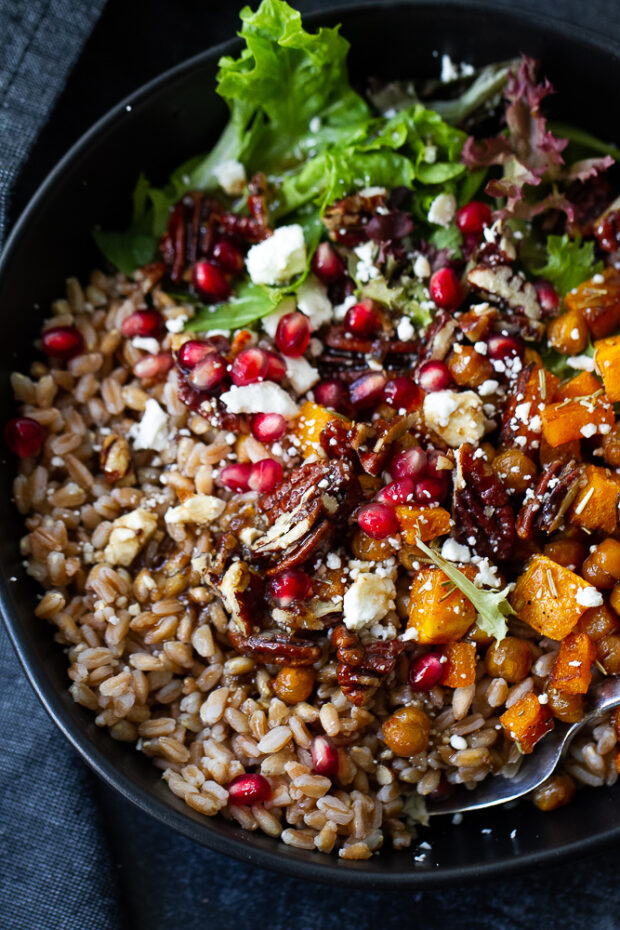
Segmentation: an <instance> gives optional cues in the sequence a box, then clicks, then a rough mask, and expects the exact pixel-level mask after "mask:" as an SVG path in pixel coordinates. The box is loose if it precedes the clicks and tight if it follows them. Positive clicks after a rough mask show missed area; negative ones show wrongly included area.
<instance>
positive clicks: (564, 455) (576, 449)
mask: <svg viewBox="0 0 620 930" xmlns="http://www.w3.org/2000/svg"><path fill="white" fill-rule="evenodd" d="M571 459H575V460H576V461H577V462H579V461H580V460H581V445H580V443H579V440H578V439H573V440H572V441H571V442H563V443H562V445H561V446H550V445H549V443H548V442H547V440H546V439H545V437H544V436H542V437H541V440H540V449H539V450H538V461H539V462H540V467H541V468H544V467H545V465H549V464H550V463H551V462H558V461H560V462H569V461H570V460H571Z"/></svg>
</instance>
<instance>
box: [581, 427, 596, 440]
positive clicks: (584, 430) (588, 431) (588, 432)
mask: <svg viewBox="0 0 620 930" xmlns="http://www.w3.org/2000/svg"><path fill="white" fill-rule="evenodd" d="M579 432H580V433H581V435H582V436H583V437H584V438H585V439H590V437H592V436H594V434H595V433H596V423H586V424H585V426H582V427H581V429H580V430H579Z"/></svg>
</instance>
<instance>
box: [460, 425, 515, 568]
mask: <svg viewBox="0 0 620 930" xmlns="http://www.w3.org/2000/svg"><path fill="white" fill-rule="evenodd" d="M454 457H455V463H456V478H455V482H454V497H453V517H454V521H455V535H456V537H457V539H458V540H460V542H463V543H468V544H469V545H472V544H471V543H470V540H471V539H474V540H475V542H474V543H473V548H474V549H475V550H476V552H477V553H478V554H479V555H482V556H486V557H487V558H490V559H497V560H498V561H500V562H502V561H504V560H505V559H507V558H508V557H509V556H510V553H511V551H512V547H513V545H514V542H515V535H516V534H515V518H514V514H513V512H512V508H511V506H510V503H509V499H508V495H507V493H506V491H505V489H504V486H503V485H502V483H501V481H500V480H499V478H498V477H497V475H496V474H495V472H494V471H493V469H492V468H491V466H490V465H489V464H488V462H486V460H485V459H484V457H483V456H479V457H476V456H475V454H474V447H473V446H471V445H470V444H469V443H466V444H465V445H463V446H461V447H460V449H457V450H456V452H455V453H454Z"/></svg>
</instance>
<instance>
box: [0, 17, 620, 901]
mask: <svg viewBox="0 0 620 930" xmlns="http://www.w3.org/2000/svg"><path fill="white" fill-rule="evenodd" d="M386 6H388V8H389V9H390V10H399V11H408V12H411V15H412V16H415V15H416V13H417V12H419V11H424V10H426V11H428V12H431V13H436V12H437V8H438V7H439V6H442V7H443V8H444V10H445V11H446V14H447V15H448V16H449V14H450V12H451V11H459V12H461V13H462V12H463V10H467V11H468V12H470V13H471V14H472V15H475V16H480V15H485V14H488V15H489V16H491V17H494V18H495V19H497V20H500V21H501V20H504V21H505V22H507V23H509V22H513V23H519V24H520V25H523V26H526V27H527V26H529V27H532V26H534V27H535V26H540V27H541V28H542V27H544V29H545V30H546V31H548V30H549V28H550V27H551V28H552V29H553V31H554V32H555V33H557V34H559V35H560V36H562V37H564V38H569V39H578V41H579V42H580V44H582V45H585V46H590V48H592V49H593V50H601V51H604V52H605V54H607V55H609V54H610V53H611V54H612V55H615V56H616V57H617V58H618V60H619V63H620V41H619V40H617V39H615V38H613V37H609V36H605V35H603V34H602V33H600V32H597V31H596V30H594V29H591V28H589V27H583V26H581V25H579V24H577V23H574V22H567V21H564V20H559V19H557V17H556V16H555V15H552V16H549V15H542V14H541V13H538V12H537V11H535V10H532V11H529V10H525V9H513V8H510V7H505V8H504V7H497V6H496V5H495V4H494V2H493V0H448V2H446V3H441V4H439V3H434V2H432V0H420V2H418V0H412V2H406V0H398V2H396V3H389V4H385V3H381V2H376V0H374V2H373V0H371V2H362V3H346V4H341V5H338V6H335V7H333V8H330V9H327V10H322V11H314V12H312V13H306V14H303V20H304V24H305V25H307V26H310V27H313V28H315V27H317V26H319V25H322V24H323V23H325V22H326V21H330V22H333V21H334V20H336V19H339V18H341V17H347V18H349V19H351V18H352V17H354V16H356V15H368V14H375V15H377V14H381V12H382V11H384V10H385V9H386ZM345 28H346V27H345ZM240 45H241V42H240V40H239V39H238V38H233V39H229V40H227V41H225V42H222V43H219V44H218V45H216V46H210V47H208V48H207V49H205V50H204V51H202V52H199V53H198V54H196V55H193V56H192V57H190V58H188V59H185V60H184V61H182V62H179V63H178V64H176V65H174V66H173V67H171V68H169V69H167V70H166V71H164V72H163V73H161V74H158V75H156V76H155V77H154V78H152V79H150V80H149V81H147V82H146V83H145V84H142V85H140V86H139V87H138V88H136V89H135V90H134V91H132V92H131V93H130V94H129V95H128V96H126V97H125V98H123V99H122V100H121V101H119V102H118V103H117V104H115V105H114V106H113V107H111V108H110V109H109V110H107V112H106V113H104V114H103V115H102V116H101V117H100V118H99V119H98V120H97V121H96V122H95V123H94V124H93V125H92V126H91V127H90V128H89V129H87V130H86V132H84V133H83V134H82V135H81V136H80V137H79V138H78V139H77V140H76V141H75V142H74V143H73V145H72V146H71V147H70V148H69V149H68V151H67V152H66V154H65V155H64V156H63V157H62V158H61V159H60V160H59V161H58V162H57V163H56V165H55V166H54V167H53V168H52V170H51V171H50V172H49V173H48V174H47V176H46V177H45V178H44V180H43V181H42V182H41V184H40V185H39V186H38V187H37V189H36V191H35V192H34V194H33V195H32V196H31V198H30V199H29V201H28V203H27V204H26V206H25V208H24V209H23V211H22V212H21V214H20V216H19V217H18V219H17V220H16V222H15V224H14V226H13V228H12V230H11V232H10V234H9V236H8V238H7V240H6V243H5V245H4V248H3V249H2V252H1V254H0V279H1V278H2V276H3V275H4V273H5V270H6V268H7V267H8V265H9V264H10V263H11V261H12V254H13V252H14V250H15V249H16V247H17V244H18V242H19V240H20V239H21V237H22V235H23V234H24V232H25V231H26V230H27V229H28V227H29V224H30V223H31V222H32V221H33V220H34V218H35V217H36V213H37V210H38V207H39V205H40V204H41V203H42V202H43V201H44V200H45V199H46V198H47V197H49V196H50V194H52V193H53V191H54V188H55V186H56V185H57V184H59V183H60V182H61V181H62V178H63V176H64V173H65V171H66V170H67V169H68V168H69V167H71V166H72V165H73V163H74V162H78V161H79V160H80V159H81V158H83V157H85V156H86V155H88V153H89V151H90V150H91V149H92V148H93V147H94V146H96V145H97V141H98V137H99V135H100V134H101V132H103V131H105V130H106V129H107V127H108V126H110V125H111V124H114V123H116V122H117V121H118V120H120V119H122V118H123V117H126V116H128V115H129V116H130V114H131V111H132V109H133V108H134V107H137V106H138V105H139V104H141V103H142V102H143V101H145V100H146V99H147V98H148V97H149V96H150V95H151V94H152V93H153V92H155V91H159V90H160V89H161V88H163V87H164V86H165V85H167V84H168V83H169V82H173V81H174V80H176V79H177V78H178V77H180V76H184V75H186V74H187V73H190V72H191V71H193V70H199V69H200V68H202V67H203V66H204V65H205V64H206V63H215V62H216V61H217V59H219V57H220V56H222V55H230V54H234V53H235V52H237V51H238V49H239V48H240ZM10 600H11V598H10V595H9V588H8V585H7V579H6V577H5V572H4V566H2V565H0V612H1V615H2V619H3V621H4V625H5V628H6V630H7V632H8V635H9V639H10V641H11V643H12V645H13V648H14V649H15V652H16V654H17V657H18V659H19V661H20V663H21V665H22V667H23V669H24V671H25V673H26V676H27V678H28V680H29V682H30V684H31V686H32V688H33V690H34V691H35V693H36V695H37V697H38V698H39V700H40V701H41V703H42V704H43V706H44V708H45V710H46V711H47V713H48V714H49V716H50V717H51V719H52V720H53V721H54V723H55V724H56V725H57V726H58V728H59V729H60V731H61V732H62V733H63V734H64V736H65V737H66V738H67V739H68V740H69V742H70V743H71V744H72V746H73V747H74V748H75V749H76V750H77V752H78V753H79V755H80V757H81V758H82V760H83V761H84V762H86V764H87V765H88V766H89V767H90V768H91V769H92V770H93V771H94V772H95V773H96V775H97V776H98V777H99V778H101V779H102V780H103V781H104V782H105V783H106V784H107V785H108V786H109V787H110V788H112V789H114V790H116V791H119V792H120V793H121V794H122V796H123V797H124V798H125V799H127V800H128V801H129V802H130V803H131V804H133V805H135V806H136V807H137V808H139V809H140V810H142V811H143V812H145V813H147V814H150V815H151V816H153V817H155V818H156V819H157V820H159V821H160V822H161V823H163V824H165V825H166V826H167V827H170V828H172V829H173V830H175V831H176V832H178V833H180V834H182V835H184V836H186V837H188V838H189V839H191V840H194V841H196V842H197V843H199V844H200V845H203V846H206V847H207V848H209V849H211V850H213V851H214V852H217V853H221V854H223V855H227V856H231V857H233V858H235V859H238V860H241V861H243V862H245V863H247V864H249V865H255V866H259V867H261V868H267V869H270V870H272V871H275V872H280V873H284V874H286V875H288V876H291V877H295V878H300V879H311V880H313V881H318V882H324V883H334V884H341V885H343V886H346V885H348V886H357V887H365V888H367V889H370V888H382V889H387V888H394V889H401V890H405V889H407V888H420V887H425V888H435V887H438V886H442V885H448V884H452V883H462V882H464V881H480V880H486V879H490V878H495V877H499V876H502V877H505V876H509V875H514V874H516V873H518V872H522V871H526V870H529V869H532V868H533V867H535V866H537V865H541V864H545V865H555V864H557V863H559V862H562V861H564V860H566V859H576V858H583V857H585V856H587V855H588V854H591V853H593V852H595V851H598V850H600V849H602V848H604V847H605V846H608V845H610V844H612V843H614V842H618V841H619V840H620V824H618V825H617V826H614V825H613V824H612V825H610V826H609V828H608V829H607V830H604V831H602V832H599V833H597V834H595V835H591V836H586V837H584V838H582V839H579V840H575V841H571V842H569V843H565V844H564V845H562V846H560V847H558V848H552V849H548V848H547V849H540V850H536V851H533V852H528V853H522V854H517V855H515V856H514V858H513V859H507V858H506V859H501V860H499V861H497V862H488V863H484V864H482V865H477V864H471V865H469V864H468V865H459V866H448V867H445V868H441V869H440V870H438V871H430V870H427V869H421V870H420V871H416V870H410V871H404V870H403V871H396V872H391V873H383V872H379V871H374V872H373V871H372V870H371V869H369V862H371V861H372V860H369V861H367V862H364V863H362V864H361V865H363V869H358V868H356V866H357V865H358V864H356V863H355V862H353V861H345V860H341V859H340V860H337V861H334V859H333V858H331V857H327V856H324V857H323V859H324V862H321V861H320V860H318V861H312V862H307V861H304V860H303V859H296V858H295V857H294V856H288V855H287V852H288V851H289V847H286V846H285V845H284V844H281V843H279V842H278V841H274V847H273V851H272V850H270V849H265V848H260V849H259V848H256V847H252V846H251V845H248V844H247V843H246V842H244V834H243V832H242V831H241V830H240V829H239V831H238V835H236V832H235V833H233V834H231V835H223V834H220V833H218V832H217V831H215V830H211V829H209V820H208V819H206V820H204V821H201V822H196V821H194V820H192V819H190V817H188V816H186V815H185V814H184V813H182V812H181V811H179V810H176V809H175V808H174V807H173V806H172V805H170V804H168V803H167V802H164V801H163V800H161V799H160V798H159V797H157V796H156V795H155V794H149V793H147V792H146V791H145V790H144V789H142V788H140V787H138V786H137V785H136V784H134V783H133V781H132V780H131V779H130V778H129V777H128V776H127V775H126V774H125V772H124V771H122V770H121V769H120V768H118V767H117V766H116V765H114V764H113V763H112V762H111V761H110V760H109V759H108V757H107V755H106V753H105V752H104V751H102V749H101V748H100V747H99V746H97V745H96V744H95V743H94V742H91V741H90V740H89V739H88V737H87V736H86V734H85V733H84V732H83V729H82V728H81V726H80V725H79V724H78V723H76V722H75V721H74V720H73V719H72V718H71V716H70V714H69V713H68V711H67V708H66V706H65V704H64V703H63V700H62V698H61V693H60V692H59V691H57V690H56V689H55V688H50V687H48V683H47V681H46V674H45V669H44V667H43V663H42V662H41V660H40V658H39V657H38V656H37V654H36V652H35V650H34V646H33V644H32V642H31V640H30V638H29V636H28V634H27V633H26V632H25V630H24V629H23V628H22V626H21V624H20V623H19V620H18V617H17V614H16V613H15V612H14V611H13V610H12V608H11V607H10ZM276 843H278V845H277V846H276V845H275V844H276ZM313 855H316V856H318V853H313ZM406 864H408V865H409V868H410V869H411V866H410V863H409V860H408V859H406V856H405V855H404V854H403V866H405V865H406Z"/></svg>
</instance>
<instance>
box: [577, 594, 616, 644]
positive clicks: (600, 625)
mask: <svg viewBox="0 0 620 930" xmlns="http://www.w3.org/2000/svg"><path fill="white" fill-rule="evenodd" d="M618 626H619V624H618V618H617V617H616V616H615V614H614V612H613V611H612V610H610V609H609V607H607V606H606V605H605V604H601V605H600V607H590V608H589V609H588V610H586V612H585V613H584V614H582V615H581V617H580V618H579V623H578V624H577V630H578V632H579V633H586V634H587V635H588V637H589V638H590V639H591V640H592V642H593V643H598V642H599V640H601V639H602V638H603V637H604V636H608V635H609V634H610V633H615V631H616V630H617V629H618Z"/></svg>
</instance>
